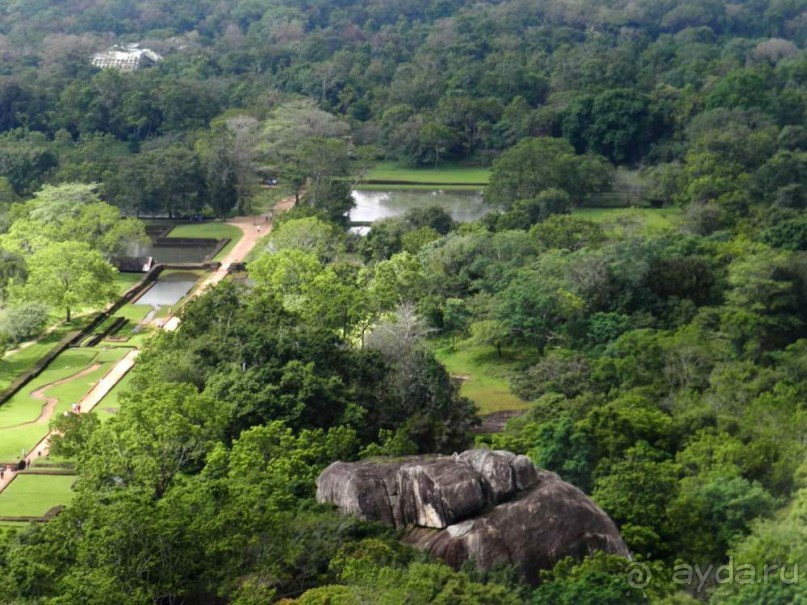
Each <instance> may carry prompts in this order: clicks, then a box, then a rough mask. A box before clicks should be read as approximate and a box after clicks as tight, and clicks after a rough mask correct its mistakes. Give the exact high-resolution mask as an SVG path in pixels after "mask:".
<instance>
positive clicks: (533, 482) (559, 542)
mask: <svg viewBox="0 0 807 605" xmlns="http://www.w3.org/2000/svg"><path fill="white" fill-rule="evenodd" d="M317 500H318V501H319V502H329V503H332V504H335V505H336V506H337V507H338V508H339V510H340V511H341V512H343V513H345V514H349V515H354V516H356V517H359V518H361V519H365V520H368V521H381V522H383V523H387V524H388V525H392V526H394V527H396V528H399V529H402V530H403V532H404V533H403V539H404V541H406V542H407V543H409V544H412V545H414V546H416V547H417V548H419V549H421V550H425V551H428V552H430V553H432V554H433V555H435V556H437V557H440V558H441V559H443V560H445V561H446V562H447V563H449V564H450V565H452V566H454V567H459V566H460V565H462V563H463V562H465V561H466V560H469V559H472V560H474V561H475V563H476V565H477V566H478V567H479V568H481V569H486V570H487V569H490V568H491V567H492V566H493V565H494V564H495V563H497V562H503V563H506V564H509V565H516V566H517V567H518V568H519V569H520V570H521V573H522V576H523V577H524V579H526V580H527V581H531V582H534V581H535V580H536V579H537V575H538V571H539V570H541V569H550V568H552V567H553V566H554V564H555V563H556V562H557V561H559V560H560V559H562V558H564V557H567V556H573V557H578V558H580V557H583V556H585V555H586V554H589V553H592V552H594V551H596V550H604V551H606V552H609V553H612V554H617V555H622V556H628V549H627V547H626V546H625V543H624V541H623V540H622V537H621V536H620V535H619V531H618V530H617V528H616V526H615V525H614V523H613V521H611V519H610V518H609V517H608V515H606V514H605V513H604V512H603V511H602V510H601V509H600V508H599V507H598V506H597V505H596V504H594V502H593V501H592V500H591V499H590V498H589V497H588V496H586V495H585V494H584V493H583V492H581V491H580V490H579V489H577V488H576V487H574V486H573V485H570V484H569V483H566V482H564V481H562V480H561V479H560V477H558V476H557V475H556V474H554V473H550V472H548V471H544V470H538V469H536V468H535V466H533V464H532V462H531V461H530V460H529V458H527V457H526V456H516V455H515V454H512V453H510V452H505V451H489V450H468V451H466V452H463V453H462V454H459V455H457V454H455V455H454V456H437V457H410V458H402V459H398V460H377V461H364V462H355V463H346V462H335V463H334V464H332V465H331V466H329V467H328V468H326V469H325V470H324V471H323V472H322V474H321V475H320V476H319V478H318V479H317Z"/></svg>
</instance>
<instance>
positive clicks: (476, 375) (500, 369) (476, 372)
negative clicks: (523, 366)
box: [434, 340, 528, 415]
mask: <svg viewBox="0 0 807 605" xmlns="http://www.w3.org/2000/svg"><path fill="white" fill-rule="evenodd" d="M434 352H435V355H436V357H437V359H438V361H440V362H441V363H442V364H443V365H445V367H446V369H447V370H448V371H449V373H450V374H451V375H452V376H455V377H459V378H462V379H463V381H462V386H461V387H460V393H461V394H462V395H464V396H465V397H468V398H469V399H470V400H472V401H473V402H474V403H476V405H477V406H479V412H480V414H482V415H485V414H490V413H492V412H501V411H504V410H523V409H526V408H527V407H528V404H527V402H525V401H522V400H521V399H519V398H518V397H516V396H515V395H513V394H512V393H511V392H510V387H509V385H508V383H507V378H506V375H507V372H508V371H511V370H513V368H514V367H515V366H517V365H519V364H520V363H521V362H522V359H521V357H519V356H517V355H516V354H515V353H513V352H512V351H504V352H503V356H502V357H501V358H500V357H499V356H498V355H497V353H496V349H495V348H493V347H487V346H479V345H474V344H471V343H469V342H468V341H464V342H457V343H456V345H455V348H454V350H452V349H451V344H450V343H449V342H447V341H445V340H439V341H436V346H435V350H434Z"/></svg>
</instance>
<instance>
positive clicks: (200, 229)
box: [168, 222, 244, 260]
mask: <svg viewBox="0 0 807 605" xmlns="http://www.w3.org/2000/svg"><path fill="white" fill-rule="evenodd" d="M243 235H244V234H243V232H242V231H241V229H239V228H238V227H233V226H232V225H228V224H227V223H221V222H209V223H188V224H187V225H177V226H176V227H174V228H173V229H171V232H170V233H169V234H168V237H206V238H211V239H224V238H225V237H229V238H230V242H229V243H228V244H227V245H226V246H224V248H222V249H221V251H220V252H219V253H218V254H216V256H214V257H213V260H221V259H222V258H224V257H225V256H227V254H229V252H230V250H232V249H233V247H234V246H235V245H236V244H237V243H238V240H240V239H241V237H242V236H243Z"/></svg>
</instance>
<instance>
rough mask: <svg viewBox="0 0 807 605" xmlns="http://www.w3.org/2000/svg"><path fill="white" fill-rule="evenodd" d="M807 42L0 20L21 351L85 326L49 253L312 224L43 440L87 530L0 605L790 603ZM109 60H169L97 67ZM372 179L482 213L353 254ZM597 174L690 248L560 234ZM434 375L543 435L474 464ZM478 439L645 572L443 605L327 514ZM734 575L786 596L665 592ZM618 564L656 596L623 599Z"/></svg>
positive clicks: (784, 20)
mask: <svg viewBox="0 0 807 605" xmlns="http://www.w3.org/2000/svg"><path fill="white" fill-rule="evenodd" d="M806 41H807V12H805V8H804V5H803V3H802V2H799V1H798V0H770V1H769V0H749V1H741V0H737V2H734V3H729V2H724V1H721V0H709V1H697V2H696V1H694V0H689V1H687V0H681V1H679V0H669V1H667V0H665V1H655V0H640V1H631V2H628V1H623V0H568V1H562V0H549V1H547V2H540V3H538V2H527V1H524V0H503V1H501V2H489V3H471V2H465V1H464V0H439V1H438V0H435V1H428V2H427V1H422V0H411V1H409V2H403V3H402V2H390V1H388V0H369V1H365V2H353V1H351V0H340V1H338V2H335V1H331V2H325V1H312V2H285V0H242V1H240V2H231V3H221V2H210V1H208V0H196V1H193V2H191V1H187V0H183V1H175V2H171V3H169V2H160V1H158V0H139V1H135V2H131V1H129V2H123V1H117V0H107V1H103V2H102V1H99V0H83V1H82V2H78V1H77V0H63V1H60V2H47V1H44V0H43V1H32V0H27V1H25V2H23V1H17V0H6V1H4V2H1V3H0V55H2V62H1V63H0V212H2V220H0V230H2V235H0V248H2V250H0V287H1V288H2V294H3V304H4V305H6V306H7V307H8V308H7V309H4V311H6V312H7V313H8V312H10V311H9V310H8V309H11V311H13V312H14V313H18V314H20V315H21V314H29V315H33V316H34V317H35V318H37V319H36V321H32V324H34V325H33V327H32V328H31V329H30V330H27V331H26V332H25V334H22V335H19V336H18V337H17V339H18V340H23V339H25V338H28V337H30V336H31V335H32V334H34V333H36V332H37V331H41V329H42V328H43V327H44V325H45V324H46V322H47V319H46V317H47V313H48V308H49V307H47V306H46V305H50V307H56V308H57V309H58V310H59V312H60V313H65V312H66V313H67V315H68V316H69V313H70V309H71V308H72V307H73V306H75V305H76V304H77V303H76V301H77V298H76V296H74V295H73V294H72V293H70V296H67V297H65V296H62V297H61V298H60V297H58V296H56V294H54V295H53V296H50V295H48V296H46V295H44V294H43V292H48V293H51V291H53V290H54V289H55V288H54V287H53V286H52V284H51V285H49V284H48V283H47V282H45V281H41V280H40V281H37V280H39V279H40V277H41V276H42V275H46V274H47V270H48V269H49V268H52V267H53V266H54V265H55V264H57V262H59V261H65V259H67V258H68V257H69V256H70V254H75V255H79V257H80V260H81V263H80V264H82V266H85V267H86V266H96V267H97V268H98V276H97V280H98V283H103V284H106V285H107V286H108V285H109V283H111V280H112V279H113V277H112V275H111V273H110V272H111V267H109V266H108V265H107V263H106V261H107V260H110V259H111V258H113V257H114V256H115V255H117V254H123V253H125V252H127V251H128V252H131V249H132V247H136V246H137V245H139V243H140V242H141V241H142V239H143V237H144V232H143V228H142V224H141V223H140V222H139V221H136V220H133V219H126V220H123V221H118V220H117V217H118V216H119V215H121V214H123V215H126V216H134V215H167V216H192V215H208V216H226V215H230V214H233V213H250V212H253V211H263V210H265V209H267V208H268V207H269V205H270V204H271V203H272V202H273V201H274V199H275V198H274V197H273V196H279V195H283V194H297V193H300V202H299V203H298V204H297V205H296V207H295V208H294V209H293V210H291V211H290V212H288V213H286V214H285V215H283V216H278V217H275V224H274V227H273V231H272V233H271V234H270V235H269V236H268V238H267V240H266V245H265V246H262V247H261V249H260V250H259V252H258V253H257V254H256V255H255V257H254V259H252V260H250V262H249V263H248V269H249V277H250V281H249V284H248V285H244V284H243V283H235V282H231V281H227V282H224V283H222V284H220V285H218V286H216V287H215V288H213V289H212V290H211V291H210V292H209V293H207V294H206V295H204V296H201V297H199V298H198V299H196V300H194V301H193V302H191V303H190V304H188V306H187V307H186V308H185V310H184V311H183V313H182V324H181V328H180V329H179V330H178V331H176V332H171V333H162V334H160V335H159V336H157V337H156V338H154V339H153V340H152V341H150V342H149V344H148V345H147V347H146V348H145V350H144V351H143V353H142V354H141V356H140V359H139V361H138V365H137V367H136V369H135V370H134V376H133V378H132V382H131V386H130V388H129V389H128V391H127V392H126V393H125V394H124V395H122V397H121V400H122V405H121V409H120V413H119V414H117V415H116V416H115V417H114V418H112V419H110V420H107V421H105V422H103V423H102V422H101V421H100V420H99V419H98V418H97V417H95V416H93V415H84V416H80V417H77V418H76V419H71V420H70V422H66V421H61V424H57V428H59V429H60V430H62V431H63V436H62V437H61V438H60V439H59V440H58V442H57V443H55V444H54V452H55V453H57V454H58V455H61V456H65V457H68V458H71V459H74V460H76V464H77V468H78V470H79V473H80V479H79V481H78V482H77V485H76V488H75V489H76V496H75V499H74V500H73V503H72V504H71V505H70V506H68V507H67V508H66V509H65V510H64V511H63V512H62V513H61V514H60V515H58V516H57V517H56V518H55V519H53V520H52V521H50V522H48V523H47V524H43V525H37V526H32V527H31V528H29V529H27V530H25V531H23V532H17V533H14V532H7V533H2V529H1V528H0V569H2V570H3V572H2V573H0V602H3V603H10V604H20V605H22V604H34V603H37V604H39V603H42V604H45V603H47V604H53V605H56V604H65V605H66V604H72V603H87V604H96V603H97V604H99V605H100V604H102V603H103V604H105V603H122V604H123V603H132V604H134V603H157V604H169V603H236V604H238V605H251V604H258V603H267V602H275V601H283V600H285V601H284V602H286V603H301V604H325V603H333V604H348V605H353V604H358V603H389V604H398V603H413V604H420V603H444V604H454V603H457V604H459V603H462V604H464V603H471V604H473V603H479V604H498V603H501V604H508V605H509V604H513V605H516V604H526V603H529V604H533V605H544V604H547V605H548V604H553V605H554V604H558V605H566V604H569V605H571V604H575V605H577V604H586V603H590V604H592V605H594V604H614V605H616V604H621V603H644V602H653V603H660V604H668V605H674V604H679V605H684V604H687V603H696V602H704V601H708V602H709V603H713V604H728V605H746V604H747V605H752V604H757V603H769V604H773V605H779V604H782V605H784V604H789V603H802V602H807V581H805V580H803V579H802V581H801V582H792V581H783V580H782V579H781V577H780V575H779V573H780V571H782V570H786V571H787V578H792V576H793V573H792V572H793V566H794V565H797V564H801V565H803V566H804V569H803V570H802V573H805V572H807V365H806V364H807V361H805V360H807V256H805V251H807V217H805V206H807V129H805V112H806V110H807V54H805V51H804V44H805V42H806ZM121 42H139V43H140V44H141V46H143V47H146V48H151V49H154V50H155V51H157V52H159V53H160V54H162V55H163V56H164V60H163V61H161V62H159V63H158V64H157V65H156V66H154V67H151V68H147V69H143V70H140V71H136V72H132V73H120V72H117V71H113V70H99V69H96V68H94V67H92V66H91V65H90V62H89V57H90V56H91V55H92V53H94V52H98V51H102V50H104V49H106V48H107V47H109V46H111V45H112V44H115V43H121ZM380 160H387V161H394V162H397V163H399V164H401V165H406V166H411V167H435V166H437V167H438V168H439V167H440V166H442V165H446V164H448V165H451V166H479V167H490V168H491V177H490V184H489V186H488V187H487V188H486V190H485V193H484V196H485V200H486V203H488V204H489V205H490V207H491V208H492V209H493V211H492V212H491V213H489V214H488V215H486V216H485V217H484V218H482V219H480V220H479V221H477V222H474V223H465V224H459V223H457V222H455V221H454V220H452V218H451V216H449V215H448V214H447V213H446V212H444V211H442V210H440V209H439V208H434V207H425V208H417V209H415V210H412V211H410V212H408V213H407V214H405V215H404V216H402V217H398V218H392V219H386V220H383V221H379V222H377V223H375V224H374V225H373V227H372V229H371V230H370V232H369V234H368V235H367V236H365V237H359V236H356V235H355V234H352V233H350V232H348V231H347V230H346V229H345V227H346V216H345V213H346V212H347V210H348V209H349V208H350V206H351V204H352V200H351V198H350V196H349V191H350V187H351V184H353V183H355V182H356V181H359V180H361V179H362V178H364V177H365V176H366V174H367V171H368V170H369V169H370V167H371V166H372V165H373V164H374V163H375V162H377V161H380ZM618 174H622V175H625V174H629V175H631V176H632V177H634V178H636V179H638V180H640V181H641V182H642V187H641V191H640V193H639V194H638V201H639V202H640V203H641V204H642V205H646V206H652V207H661V206H664V207H675V208H678V209H680V212H681V220H680V223H679V224H676V225H675V227H674V228H666V229H659V228H654V227H651V226H648V225H647V224H645V223H643V222H642V221H641V219H638V220H625V221H622V222H619V223H618V224H616V223H611V224H607V223H606V224H602V223H599V222H596V221H593V220H588V219H586V218H584V217H582V216H580V215H576V214H572V213H571V211H572V210H574V209H577V208H580V207H588V208H590V207H605V206H609V205H612V204H613V203H614V200H615V199H617V198H619V195H617V194H616V193H615V191H618V189H619V186H620V185H619V182H618V181H619V179H618V178H617V175H618ZM270 177H277V178H278V180H279V181H280V184H279V186H278V187H275V188H267V187H264V186H262V185H263V183H265V181H266V179H267V178H270ZM619 199H621V198H619ZM80 255H83V256H80ZM90 258H91V259H92V260H91V261H89V260H87V259H90ZM42 279H44V278H42ZM93 279H95V278H93ZM108 289H109V288H107V287H106V286H105V287H104V288H100V289H98V288H96V289H93V288H90V289H89V290H90V291H89V292H87V293H86V295H85V296H84V298H85V299H86V301H84V300H82V301H80V302H82V303H83V302H87V303H89V302H97V301H96V299H98V301H100V300H106V299H107V298H109V296H110V293H109V292H107V290H108ZM68 318H69V317H68ZM16 321H17V320H13V321H6V324H7V325H15V324H16ZM8 331H9V329H7V330H6V332H8ZM9 338H10V337H9ZM438 346H444V347H450V348H451V349H452V350H453V349H454V348H455V347H456V348H459V347H462V346H473V347H476V348H482V349H484V350H485V351H487V357H486V359H488V360H489V361H490V363H491V364H495V365H496V366H497V367H500V368H501V367H503V368H505V374H506V379H507V381H508V384H509V386H510V388H511V390H512V391H513V393H515V394H516V395H517V396H518V397H519V398H521V399H522V400H523V401H524V402H528V404H529V405H528V410H527V411H526V413H525V414H524V415H522V416H520V417H517V418H515V419H513V420H511V421H510V422H509V423H508V425H507V426H506V428H505V430H504V431H503V432H500V433H496V434H479V433H478V432H476V431H477V427H478V425H479V410H478V409H477V408H476V406H475V405H474V402H473V401H471V400H469V399H468V398H466V397H464V396H463V395H462V394H461V392H460V388H459V386H458V384H457V382H456V381H455V380H453V379H452V377H451V376H450V374H449V372H448V371H447V370H446V368H445V367H444V366H443V365H441V364H440V363H439V362H438V361H437V359H436V357H435V349H436V348H437V347H438ZM475 432H476V434H475ZM474 441H476V443H477V444H478V445H480V446H485V447H493V448H501V449H508V450H510V451H512V452H515V453H520V454H526V455H528V456H529V457H530V458H531V459H532V460H533V461H534V462H535V463H536V464H537V465H538V466H540V467H542V468H546V469H548V470H551V471H554V472H557V473H558V474H559V475H560V476H561V477H562V478H563V479H565V480H566V481H569V482H571V483H573V484H574V485H576V486H578V487H579V488H581V489H582V490H584V491H585V492H586V493H587V494H589V495H591V497H592V498H593V499H594V500H595V501H596V502H597V503H598V504H599V505H600V506H601V507H602V508H603V509H604V510H605V511H606V512H607V513H608V514H609V515H610V516H611V517H612V518H613V519H614V521H615V522H616V523H617V525H618V526H619V528H620V531H621V532H622V535H623V537H624V539H625V541H626V542H627V544H628V546H629V547H630V549H631V550H632V551H633V552H634V553H635V555H634V561H633V563H629V562H628V561H627V560H623V559H618V558H616V557H610V556H604V555H594V556H590V557H586V558H585V559H583V560H579V561H578V560H566V561H563V562H561V563H560V564H559V565H558V566H557V567H556V568H555V569H554V570H547V571H546V572H545V573H544V574H542V576H541V578H534V579H532V580H534V581H533V582H532V583H530V584H528V583H524V582H521V581H520V580H519V579H518V577H517V575H516V574H515V572H514V570H512V569H509V568H505V567H502V568H501V569H496V570H494V571H492V572H490V573H481V572H479V571H477V570H476V569H475V568H474V566H473V564H469V565H468V566H467V567H465V568H463V569H462V570H459V571H457V570H452V569H450V568H448V567H447V566H445V565H443V564H442V563H440V562H437V561H435V560H431V559H428V558H427V557H426V556H425V555H423V554H421V553H418V552H417V551H415V550H413V549H410V548H408V547H405V546H403V545H401V544H400V543H399V542H398V540H397V537H396V535H395V533H394V532H393V531H392V530H391V529H389V528H386V527H384V526H381V525H378V524H372V523H364V522H360V521H357V520H352V519H347V518H344V517H340V516H339V515H338V514H337V513H336V512H334V511H333V510H332V509H330V508H329V507H325V506H320V505H317V504H316V503H315V500H314V490H315V485H314V480H315V478H316V477H317V475H318V474H319V472H320V471H321V470H322V469H323V468H325V466H327V465H328V464H329V463H330V462H332V461H334V460H357V459H361V458H368V457H371V456H377V455H384V454H387V455H394V456H400V455H406V454H425V453H435V452H441V453H449V454H450V453H452V452H455V451H458V450H461V449H462V448H464V447H466V446H469V445H471V444H473V442H474ZM728 561H733V562H734V563H735V564H736V565H745V566H748V567H749V568H751V569H753V570H755V571H756V573H758V574H762V570H764V569H765V568H766V567H771V568H772V569H773V570H774V572H773V576H772V577H773V579H771V580H770V581H765V582H741V581H733V582H725V583H719V582H718V583H715V582H710V583H706V584H702V583H699V582H698V581H697V579H696V581H695V582H694V583H693V582H690V583H686V582H681V581H680V577H679V578H676V576H675V569H676V564H679V563H681V562H684V563H687V564H689V565H696V564H697V565H703V566H706V565H714V566H717V565H721V564H725V563H727V562H728ZM637 562H640V563H642V565H644V566H646V567H645V568H646V569H648V570H650V572H651V573H652V581H650V582H648V583H646V584H644V583H642V584H640V585H638V586H637V585H635V584H630V583H628V581H627V579H628V577H627V571H626V570H629V569H630V565H635V564H636V563H637ZM797 573H798V572H797ZM538 580H540V582H538V583H537V585H536V582H537V581H538Z"/></svg>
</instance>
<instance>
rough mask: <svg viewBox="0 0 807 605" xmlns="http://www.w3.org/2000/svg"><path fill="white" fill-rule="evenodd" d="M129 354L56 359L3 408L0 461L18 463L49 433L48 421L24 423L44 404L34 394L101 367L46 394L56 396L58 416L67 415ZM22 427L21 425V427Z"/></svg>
mask: <svg viewBox="0 0 807 605" xmlns="http://www.w3.org/2000/svg"><path fill="white" fill-rule="evenodd" d="M127 352H128V350H127V349H125V348H110V349H101V350H98V349H68V350H67V351H65V352H64V353H62V354H61V355H60V356H59V357H58V358H57V359H55V360H54V361H53V363H51V364H50V366H48V368H47V369H46V370H45V371H44V372H42V374H40V375H39V376H37V377H36V378H35V379H34V380H32V381H31V382H30V383H28V384H27V385H26V386H25V388H24V389H22V390H21V391H19V392H18V393H17V394H15V395H14V396H13V397H12V398H11V399H9V400H8V401H7V402H6V403H4V404H3V405H2V406H0V461H2V462H12V461H14V460H16V459H17V458H18V457H19V456H20V455H21V453H22V450H23V449H26V450H28V449H30V448H32V447H33V446H34V445H35V444H36V443H37V442H38V441H39V440H40V439H41V438H42V437H44V436H45V435H46V434H47V432H48V423H47V422H45V423H35V424H22V423H29V422H34V421H35V420H36V419H37V418H38V417H39V414H40V412H41V410H42V406H43V405H44V402H43V401H40V400H37V399H34V398H32V397H31V393H32V392H34V391H36V390H38V389H41V388H42V387H44V386H45V385H48V384H50V383H53V382H56V381H58V380H62V379H64V378H68V377H70V376H73V375H74V374H76V373H78V372H80V371H81V370H83V369H85V368H88V367H90V366H92V365H93V364H95V363H99V364H101V365H100V367H99V368H97V369H95V370H93V371H92V372H90V373H88V374H86V375H84V376H81V377H77V378H76V379H75V380H72V381H70V382H67V383H65V384H62V385H59V386H55V387H53V388H51V389H48V390H47V391H46V392H45V395H46V396H48V397H56V398H57V399H58V400H59V404H58V405H57V406H56V411H55V414H61V413H64V412H65V411H67V410H69V409H70V405H71V404H72V403H74V402H76V401H78V400H79V399H81V397H83V396H84V395H85V394H86V393H87V392H88V391H89V390H90V388H92V386H93V385H94V384H95V383H96V382H98V381H99V380H100V379H101V378H102V377H103V376H104V374H106V372H108V371H109V369H110V368H111V367H112V365H113V364H114V363H116V362H117V361H118V360H120V359H122V358H123V356H124V355H126V353H127ZM20 424H22V426H18V425H20Z"/></svg>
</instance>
